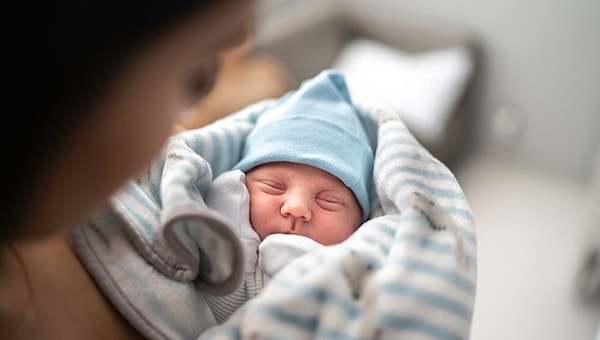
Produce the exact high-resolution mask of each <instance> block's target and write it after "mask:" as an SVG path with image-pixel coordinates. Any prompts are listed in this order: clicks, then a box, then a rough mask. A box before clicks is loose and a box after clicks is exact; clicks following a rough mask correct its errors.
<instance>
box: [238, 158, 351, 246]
mask: <svg viewBox="0 0 600 340" xmlns="http://www.w3.org/2000/svg"><path fill="white" fill-rule="evenodd" d="M246 186H247V187H248V191H249V193H250V222H251V223H252V226H253V227H254V230H255V231H256V232H257V233H258V235H259V236H260V239H261V240H264V239H265V237H267V236H269V235H271V234H297V235H302V236H306V237H308V238H311V239H313V240H315V241H317V242H319V243H321V244H324V245H330V244H335V243H340V242H342V241H343V240H345V239H346V238H348V236H350V235H351V234H352V233H353V232H354V231H355V230H356V228H358V226H359V225H360V222H361V217H362V212H361V209H360V206H359V204H358V202H357V201H356V198H355V197H354V194H353V193H352V191H351V190H350V189H349V188H348V187H346V185H344V183H342V181H340V180H339V179H338V178H337V177H335V176H333V175H332V174H330V173H328V172H326V171H323V170H321V169H318V168H315V167H312V166H308V165H304V164H296V163H288V162H276V163H269V164H264V165H261V166H259V167H256V168H254V169H252V170H250V171H249V172H248V173H247V174H246Z"/></svg>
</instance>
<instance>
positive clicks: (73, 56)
mask: <svg viewBox="0 0 600 340" xmlns="http://www.w3.org/2000/svg"><path fill="white" fill-rule="evenodd" d="M219 3H220V2H219V1H218V0H204V1H203V0H189V1H185V0H180V1H178V0H167V1H164V0H161V1H156V0H150V1H127V0H124V1H110V0H108V1H104V0H95V1H91V0H89V1H86V0H72V1H60V0H59V1H28V0H20V1H10V2H9V4H7V5H3V6H2V7H3V10H2V11H3V12H4V14H3V15H5V16H7V18H4V20H2V21H3V23H2V26H5V27H3V35H6V37H5V39H3V41H2V42H0V44H2V50H3V54H4V58H3V59H5V60H7V61H5V64H4V67H5V68H6V70H5V71H6V72H3V74H2V78H3V80H4V83H5V84H6V86H5V88H8V90H7V92H6V95H7V97H6V99H5V100H6V101H7V102H5V103H4V105H5V108H4V109H3V110H2V112H3V120H4V122H3V126H4V127H5V128H4V131H3V132H2V133H1V134H0V143H1V144H0V146H1V150H2V153H3V155H2V157H3V161H2V166H1V167H0V169H1V170H0V181H1V184H0V185H1V186H0V189H1V192H0V197H2V198H1V199H0V209H1V211H2V216H1V218H2V219H3V223H2V224H3V226H2V227H0V241H2V240H7V239H10V238H11V237H14V236H16V235H18V234H19V233H20V231H19V230H18V229H20V228H22V226H19V221H20V220H22V219H23V216H24V214H27V213H30V211H28V210H27V209H28V206H29V204H30V203H31V200H32V199H33V195H34V193H35V192H36V191H35V190H36V187H37V186H38V184H40V181H43V180H44V179H43V174H44V173H46V171H45V170H46V169H48V167H52V166H53V163H52V162H53V161H54V160H55V159H56V156H57V151H58V150H60V149H61V147H62V143H64V142H65V141H66V140H67V138H68V137H69V134H70V133H73V131H74V129H75V128H76V127H77V126H79V125H80V124H81V123H82V122H83V121H84V120H85V119H87V118H88V117H86V115H87V114H88V113H89V112H90V111H91V110H90V108H91V107H93V105H94V101H95V100H96V99H97V98H98V97H99V96H100V95H101V94H102V91H104V90H105V88H106V87H107V84H108V83H110V81H111V80H112V78H114V77H115V76H116V74H117V72H118V71H119V68H120V67H122V66H123V65H125V64H126V63H127V61H128V60H127V58H128V57H130V56H131V55H132V54H133V53H134V52H135V51H136V50H137V49H139V48H140V47H142V46H143V45H144V44H145V43H147V42H149V41H151V40H152V38H153V37H155V36H156V35H158V34H161V33H162V32H163V31H166V30H167V29H168V28H169V27H170V26H171V25H174V24H175V23H177V22H179V21H181V20H184V19H185V17H186V16H190V15H191V14H194V13H197V11H198V10H199V9H201V8H202V7H209V6H214V5H216V4H219ZM221 3H222V2H221Z"/></svg>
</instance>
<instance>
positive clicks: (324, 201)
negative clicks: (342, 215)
mask: <svg viewBox="0 0 600 340" xmlns="http://www.w3.org/2000/svg"><path fill="white" fill-rule="evenodd" d="M316 201H317V204H319V206H320V207H322V208H323V209H325V210H332V211H335V210H339V209H342V208H343V207H344V201H343V200H342V199H340V198H339V197H336V196H332V195H318V196H317V197H316Z"/></svg>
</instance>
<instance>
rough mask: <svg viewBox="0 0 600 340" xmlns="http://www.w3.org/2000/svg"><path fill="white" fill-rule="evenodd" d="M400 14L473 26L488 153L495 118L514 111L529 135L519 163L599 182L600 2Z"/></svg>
mask: <svg viewBox="0 0 600 340" xmlns="http://www.w3.org/2000/svg"><path fill="white" fill-rule="evenodd" d="M399 8H402V9H406V10H408V11H411V12H414V13H419V14H421V15H426V16H430V17H435V18H440V19H442V20H449V21H452V22H457V23H461V24H464V25H467V26H468V27H470V28H472V29H473V31H474V32H475V33H476V34H478V36H479V37H480V38H481V42H482V44H483V45H482V48H483V53H484V65H483V66H484V72H485V74H484V78H483V79H482V81H483V82H482V86H483V88H482V93H481V95H482V107H481V123H482V124H483V125H482V129H481V130H480V133H479V140H480V141H481V142H482V144H483V145H484V146H485V147H491V145H489V143H487V142H488V141H490V140H492V139H491V138H490V137H491V136H492V135H493V130H490V129H489V128H490V126H491V124H489V123H491V122H492V121H494V114H495V113H497V112H498V109H499V108H500V107H502V106H503V105H504V104H509V105H510V106H509V107H511V108H513V109H512V112H509V113H508V114H509V115H511V114H514V115H515V117H514V119H516V120H517V121H518V122H521V123H522V124H523V127H524V130H523V131H522V134H521V135H520V138H519V139H518V140H514V141H513V142H514V143H515V145H514V147H515V149H514V150H515V152H516V154H517V155H519V156H520V157H522V158H524V159H530V160H533V161H534V162H536V163H540V164H542V165H548V166H551V167H555V168H556V169H558V170H560V171H562V172H565V173H567V174H570V175H575V176H580V177H582V178H587V177H588V176H589V175H590V174H591V171H592V168H593V165H594V159H595V155H596V152H597V151H596V150H597V149H598V145H600V119H599V116H600V1H597V0H544V1H543V0H537V1H535V0H534V1H520V0H488V1H476V0H456V1H444V0H405V1H402V2H401V6H399ZM501 112H502V111H501ZM505 113H506V112H505Z"/></svg>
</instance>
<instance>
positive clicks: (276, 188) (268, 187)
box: [257, 179, 285, 195]
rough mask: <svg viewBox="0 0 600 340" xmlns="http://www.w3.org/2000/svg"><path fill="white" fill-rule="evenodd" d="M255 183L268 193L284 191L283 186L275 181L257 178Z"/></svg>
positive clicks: (273, 193) (277, 193)
mask: <svg viewBox="0 0 600 340" xmlns="http://www.w3.org/2000/svg"><path fill="white" fill-rule="evenodd" d="M257 184H258V186H259V188H260V189H261V190H262V191H263V192H265V193H267V194H270V195H281V194H283V193H284V192H285V186H284V185H283V184H281V183H279V182H276V181H272V180H268V179H262V180H258V181H257Z"/></svg>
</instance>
